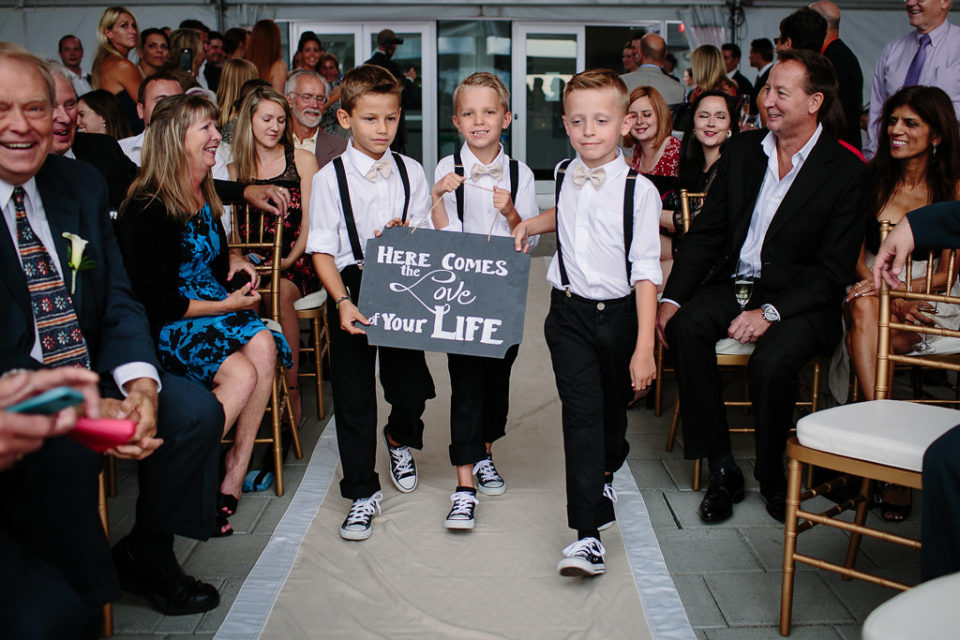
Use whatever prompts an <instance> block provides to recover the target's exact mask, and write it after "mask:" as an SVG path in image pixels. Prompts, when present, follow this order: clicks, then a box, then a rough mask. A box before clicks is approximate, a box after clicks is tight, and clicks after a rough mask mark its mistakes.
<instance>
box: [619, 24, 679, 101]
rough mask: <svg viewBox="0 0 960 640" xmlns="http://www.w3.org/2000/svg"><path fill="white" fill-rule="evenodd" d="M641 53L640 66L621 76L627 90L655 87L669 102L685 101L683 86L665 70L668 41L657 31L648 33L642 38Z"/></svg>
mask: <svg viewBox="0 0 960 640" xmlns="http://www.w3.org/2000/svg"><path fill="white" fill-rule="evenodd" d="M640 53H641V54H642V56H643V61H642V64H641V65H640V67H639V68H638V69H637V70H636V71H634V72H632V73H625V74H623V75H622V76H620V78H621V79H622V80H623V81H624V83H625V84H626V85H627V91H633V90H634V89H635V88H637V87H641V86H645V87H653V88H654V89H656V90H657V91H659V92H660V95H662V96H663V99H664V100H666V101H667V104H680V103H681V102H683V87H682V86H680V83H679V82H677V81H676V80H675V79H673V78H671V77H670V76H668V75H666V74H665V73H664V72H663V61H664V59H665V58H666V55H667V43H666V42H664V40H663V38H661V37H660V36H659V35H657V34H656V33H648V34H647V35H645V36H643V37H642V38H640Z"/></svg>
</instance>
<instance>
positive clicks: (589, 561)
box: [557, 536, 607, 576]
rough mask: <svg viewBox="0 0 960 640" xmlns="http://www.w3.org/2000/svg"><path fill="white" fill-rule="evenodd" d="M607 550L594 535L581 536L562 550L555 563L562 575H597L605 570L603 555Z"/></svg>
mask: <svg viewBox="0 0 960 640" xmlns="http://www.w3.org/2000/svg"><path fill="white" fill-rule="evenodd" d="M606 552H607V550H606V549H604V548H603V545H602V544H600V541H599V540H597V539H596V538H594V537H592V536H591V537H589V538H582V539H580V540H577V541H576V542H574V543H573V544H571V545H569V546H568V547H567V548H566V549H564V550H563V556H564V557H563V560H561V561H560V563H559V564H558V565H557V571H559V572H560V575H562V576H598V575H600V574H601V573H603V572H604V571H605V569H604V566H603V556H604V554H605V553H606Z"/></svg>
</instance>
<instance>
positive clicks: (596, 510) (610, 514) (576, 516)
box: [567, 501, 616, 531]
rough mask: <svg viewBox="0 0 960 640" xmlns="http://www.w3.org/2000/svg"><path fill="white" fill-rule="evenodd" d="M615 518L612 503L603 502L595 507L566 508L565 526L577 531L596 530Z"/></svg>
mask: <svg viewBox="0 0 960 640" xmlns="http://www.w3.org/2000/svg"><path fill="white" fill-rule="evenodd" d="M615 518H616V514H615V513H614V511H613V503H612V502H607V501H604V502H603V503H602V504H600V505H598V506H596V507H571V506H567V526H568V527H570V528H571V529H574V530H577V531H580V530H583V529H596V528H597V527H600V526H602V525H605V524H606V523H608V522H610V521H611V520H614V519H615Z"/></svg>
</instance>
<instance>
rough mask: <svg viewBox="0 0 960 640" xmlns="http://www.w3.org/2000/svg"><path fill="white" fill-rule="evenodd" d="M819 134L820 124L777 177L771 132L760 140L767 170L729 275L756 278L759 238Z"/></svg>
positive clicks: (774, 141) (764, 231)
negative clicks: (738, 260)
mask: <svg viewBox="0 0 960 640" xmlns="http://www.w3.org/2000/svg"><path fill="white" fill-rule="evenodd" d="M821 133H823V126H822V125H819V124H818V125H817V130H816V131H814V132H813V135H812V136H810V139H809V140H807V143H806V144H805V145H803V147H802V148H801V149H800V150H799V151H797V152H796V153H795V154H793V156H792V157H791V158H790V162H791V163H792V164H793V167H792V168H791V169H790V171H788V172H787V175H785V176H783V178H782V179H781V178H780V164H779V161H778V160H777V139H776V137H775V136H774V135H773V132H772V131H771V132H770V133H768V134H767V135H766V137H765V138H764V139H763V142H762V143H761V144H762V145H763V152H764V153H765V154H767V171H766V173H764V174H763V184H761V185H760V195H758V196H757V202H756V203H755V204H754V206H753V214H752V216H751V217H750V229H749V230H748V231H747V239H746V240H744V241H743V246H742V247H740V262H739V264H738V266H737V270H736V272H735V273H732V274H731V275H732V276H736V275H741V276H746V277H748V278H759V277H761V276H762V273H761V272H760V265H761V264H762V260H761V259H760V252H761V250H762V249H763V239H764V237H765V236H766V235H767V229H769V228H770V222H772V221H773V216H774V215H775V214H776V213H777V209H779V208H780V203H782V202H783V199H784V197H785V196H786V195H787V192H788V191H790V187H791V186H793V181H794V180H795V179H796V177H797V174H798V173H800V169H802V168H803V163H804V162H806V160H807V158H808V157H809V156H810V152H811V151H812V150H813V147H814V146H815V145H816V144H817V140H819V139H820V134H821Z"/></svg>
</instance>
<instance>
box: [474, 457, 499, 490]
mask: <svg viewBox="0 0 960 640" xmlns="http://www.w3.org/2000/svg"><path fill="white" fill-rule="evenodd" d="M473 475H474V476H475V477H476V478H477V490H478V491H480V493H482V494H483V495H485V496H499V495H500V494H502V493H503V492H504V491H506V490H507V483H506V482H504V481H503V478H502V477H501V476H500V474H499V473H497V468H496V467H495V466H493V458H491V457H490V456H489V455H488V456H487V457H486V458H484V459H483V460H481V461H480V462H478V463H477V464H475V465H473Z"/></svg>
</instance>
